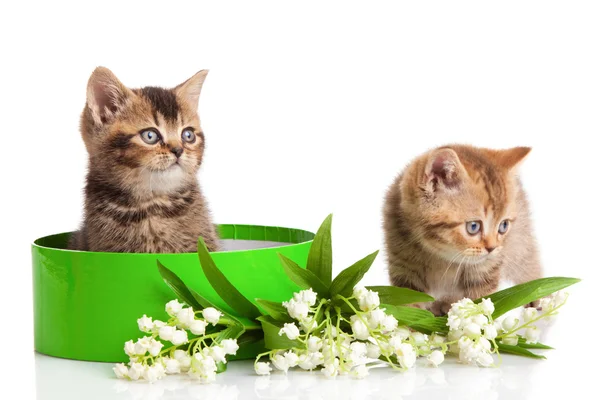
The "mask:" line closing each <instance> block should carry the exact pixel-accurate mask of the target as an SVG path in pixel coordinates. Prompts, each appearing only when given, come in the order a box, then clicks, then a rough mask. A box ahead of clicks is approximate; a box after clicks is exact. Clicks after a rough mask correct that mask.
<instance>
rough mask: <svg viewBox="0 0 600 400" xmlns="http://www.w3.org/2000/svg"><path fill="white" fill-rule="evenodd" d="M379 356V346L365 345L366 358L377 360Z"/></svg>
mask: <svg viewBox="0 0 600 400" xmlns="http://www.w3.org/2000/svg"><path fill="white" fill-rule="evenodd" d="M380 355H381V349H380V348H379V346H377V345H376V344H373V343H367V357H368V358H373V359H377V358H379V356H380Z"/></svg>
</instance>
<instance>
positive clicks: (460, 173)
mask: <svg viewBox="0 0 600 400" xmlns="http://www.w3.org/2000/svg"><path fill="white" fill-rule="evenodd" d="M467 177H468V175H467V171H466V170H465V167H464V166H463V165H462V163H461V162H460V159H459V158H458V155H457V154H456V152H455V151H454V150H452V149H437V150H434V151H433V152H432V153H431V154H430V156H429V159H428V160H427V164H426V166H425V187H426V189H427V191H428V192H430V193H433V192H437V191H439V190H441V189H447V190H455V189H458V188H459V187H460V185H461V183H462V182H463V181H464V179H466V178H467Z"/></svg>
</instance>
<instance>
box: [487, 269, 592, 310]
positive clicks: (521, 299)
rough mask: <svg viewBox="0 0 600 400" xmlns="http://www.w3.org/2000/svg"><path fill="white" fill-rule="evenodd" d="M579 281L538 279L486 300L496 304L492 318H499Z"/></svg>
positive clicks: (574, 279)
mask: <svg viewBox="0 0 600 400" xmlns="http://www.w3.org/2000/svg"><path fill="white" fill-rule="evenodd" d="M579 281H580V279H577V278H562V277H554V278H542V279H536V280H534V281H530V282H526V283H522V284H520V285H516V286H513V287H510V288H508V289H504V290H501V291H499V292H496V293H494V294H492V295H489V296H485V298H489V299H491V300H492V301H493V302H494V307H495V311H494V313H493V314H492V317H493V318H497V317H499V316H501V315H503V314H506V313H507V312H509V311H510V310H512V309H514V308H517V307H520V306H524V305H526V304H529V303H531V302H532V301H535V300H538V299H541V298H542V297H545V296H548V295H549V294H552V293H554V292H557V291H559V290H561V289H564V288H566V287H567V286H571V285H573V284H575V283H577V282H579ZM481 300H482V298H480V299H477V300H475V302H476V303H479V302H480V301H481Z"/></svg>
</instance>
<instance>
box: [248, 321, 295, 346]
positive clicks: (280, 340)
mask: <svg viewBox="0 0 600 400" xmlns="http://www.w3.org/2000/svg"><path fill="white" fill-rule="evenodd" d="M257 319H258V320H259V321H260V322H261V324H262V328H263V332H264V334H265V347H266V348H267V349H271V350H274V349H278V350H286V349H291V348H294V347H297V348H300V347H302V343H300V342H299V341H298V340H290V339H288V338H287V336H285V335H281V336H279V331H280V330H281V328H283V323H281V322H277V321H275V320H274V319H273V318H271V317H269V316H268V315H263V316H262V317H259V318H257Z"/></svg>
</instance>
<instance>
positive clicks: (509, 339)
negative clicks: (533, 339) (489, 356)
mask: <svg viewBox="0 0 600 400" xmlns="http://www.w3.org/2000/svg"><path fill="white" fill-rule="evenodd" d="M501 342H502V344H506V345H509V346H516V345H517V344H518V343H519V338H518V337H517V335H510V336H506V337H503V338H502V341H501Z"/></svg>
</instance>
